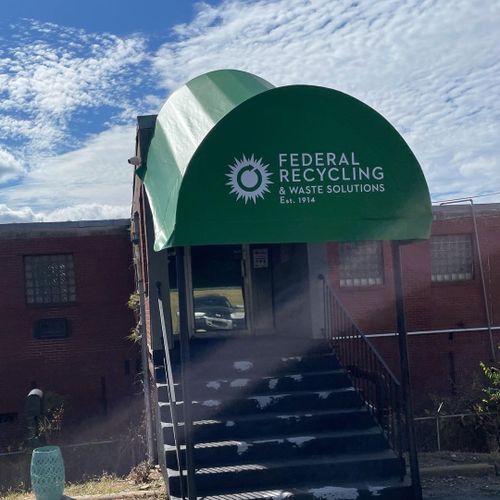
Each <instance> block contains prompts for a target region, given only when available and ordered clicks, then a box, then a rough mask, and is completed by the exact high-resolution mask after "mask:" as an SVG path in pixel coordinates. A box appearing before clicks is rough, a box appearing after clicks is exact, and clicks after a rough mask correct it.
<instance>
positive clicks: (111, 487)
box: [1, 464, 166, 500]
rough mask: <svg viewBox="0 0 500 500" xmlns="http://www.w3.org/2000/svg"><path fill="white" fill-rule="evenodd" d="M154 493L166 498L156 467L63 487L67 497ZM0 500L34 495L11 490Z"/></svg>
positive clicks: (20, 499)
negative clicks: (124, 476)
mask: <svg viewBox="0 0 500 500" xmlns="http://www.w3.org/2000/svg"><path fill="white" fill-rule="evenodd" d="M138 490H142V491H154V492H156V491H157V492H158V497H157V498H166V496H165V495H163V494H162V491H164V483H163V479H162V477H161V473H160V471H159V469H158V467H149V466H147V465H144V464H139V465H138V466H137V467H135V468H134V469H132V471H131V472H130V474H129V476H128V477H127V478H126V479H124V478H120V477H116V476H114V475H112V474H103V475H102V476H100V477H98V478H94V479H89V480H88V481H85V482H81V483H73V484H72V483H67V484H66V486H65V487H64V495H66V496H67V497H79V496H88V495H111V494H114V493H126V492H131V491H138ZM1 498H2V500H32V499H34V498H35V497H34V494H33V493H32V492H26V491H19V490H17V491H15V490H11V491H8V492H7V493H5V494H4V496H2V497H1Z"/></svg>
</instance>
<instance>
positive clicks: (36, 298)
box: [24, 254, 76, 304]
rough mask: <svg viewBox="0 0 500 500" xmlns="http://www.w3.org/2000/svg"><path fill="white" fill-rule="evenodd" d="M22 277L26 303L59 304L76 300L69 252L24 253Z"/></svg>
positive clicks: (73, 271) (71, 256) (73, 268)
mask: <svg viewBox="0 0 500 500" xmlns="http://www.w3.org/2000/svg"><path fill="white" fill-rule="evenodd" d="M24 278H25V286H26V302H27V303H28V304H61V303H65V302H74V301H75V300H76V290H75V267H74V263H73V255H71V254H54V255H26V256H25V257H24Z"/></svg>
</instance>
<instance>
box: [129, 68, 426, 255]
mask: <svg viewBox="0 0 500 500" xmlns="http://www.w3.org/2000/svg"><path fill="white" fill-rule="evenodd" d="M137 173H138V175H140V176H141V178H142V179H143V182H144V185H145V188H146V192H147V195H148V199H149V203H150V206H151V210H152V213H153V220H154V226H155V250H161V249H163V248H166V247H174V246H190V245H215V244H236V243H286V242H319V241H349V240H372V239H377V240H405V239H423V238H428V237H429V234H430V226H431V221H432V215H431V202H430V197H429V191H428V188H427V184H426V181H425V178H424V175H423V173H422V170H421V168H420V166H419V164H418V162H417V160H416V158H415V156H414V155H413V153H412V151H411V150H410V148H409V147H408V145H407V144H406V143H405V141H404V140H403V138H402V137H401V135H400V134H399V133H398V132H397V131H396V130H395V129H394V127H392V125H391V124H390V123H389V122H388V121H387V120H386V119H385V118H383V117H382V116H381V115H380V114H379V113H377V112H376V111H374V110H373V109H372V108H370V107H369V106H367V105H365V104H363V103H362V102H360V101H359V100H357V99H355V98H353V97H351V96H348V95H346V94H344V93H342V92H338V91H335V90H332V89H328V88H323V87H315V86H309V85H291V86H285V87H273V86H272V85H271V84H270V83H268V82H266V81H265V80H262V79H261V78H259V77H257V76H255V75H252V74H249V73H245V72H242V71H235V70H220V71H214V72H211V73H207V74H204V75H201V76H199V77H197V78H194V79H193V80H191V81H189V82H188V83H186V84H185V85H184V86H183V87H181V88H180V89H178V90H177V91H176V92H174V93H173V94H172V95H171V96H170V97H169V99H168V100H167V102H166V103H165V105H164V106H163V108H162V109H161V111H160V113H159V115H158V117H157V119H156V125H155V130H154V135H153V138H152V140H151V143H150V146H149V150H148V152H147V157H146V158H143V165H142V167H141V168H140V169H138V171H137Z"/></svg>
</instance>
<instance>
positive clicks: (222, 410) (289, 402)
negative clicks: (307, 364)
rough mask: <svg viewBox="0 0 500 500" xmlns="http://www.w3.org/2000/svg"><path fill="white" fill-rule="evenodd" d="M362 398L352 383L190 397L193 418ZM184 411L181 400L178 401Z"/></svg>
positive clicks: (356, 402) (342, 404) (165, 413)
mask: <svg viewBox="0 0 500 500" xmlns="http://www.w3.org/2000/svg"><path fill="white" fill-rule="evenodd" d="M159 405H160V412H161V417H162V420H163V421H168V419H169V418H170V411H169V408H168V405H169V404H168V403H159ZM361 407H362V402H361V399H360V398H359V396H358V394H357V392H356V391H355V390H354V388H353V387H346V388H341V389H332V390H325V391H297V392H290V393H281V394H271V395H270V394H255V395H251V396H247V397H242V398H227V399H222V398H221V399H205V400H199V401H193V403H192V406H191V410H192V416H193V420H203V419H210V418H217V417H221V416H223V415H244V414H265V413H271V412H272V413H276V412H286V413H290V412H293V411H303V410H304V409H308V410H327V409H333V408H337V409H339V408H361ZM177 413H178V415H182V414H183V403H178V405H177Z"/></svg>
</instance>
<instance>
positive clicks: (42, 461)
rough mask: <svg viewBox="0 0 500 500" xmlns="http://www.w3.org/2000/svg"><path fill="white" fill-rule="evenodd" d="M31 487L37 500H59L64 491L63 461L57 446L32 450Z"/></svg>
mask: <svg viewBox="0 0 500 500" xmlns="http://www.w3.org/2000/svg"><path fill="white" fill-rule="evenodd" d="M31 487H32V489H33V493H34V494H35V497H36V499H37V500H60V499H61V497H62V496H63V491H64V461H63V458H62V455H61V449H60V448H59V446H42V447H41V448H35V449H34V450H33V454H32V456H31Z"/></svg>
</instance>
